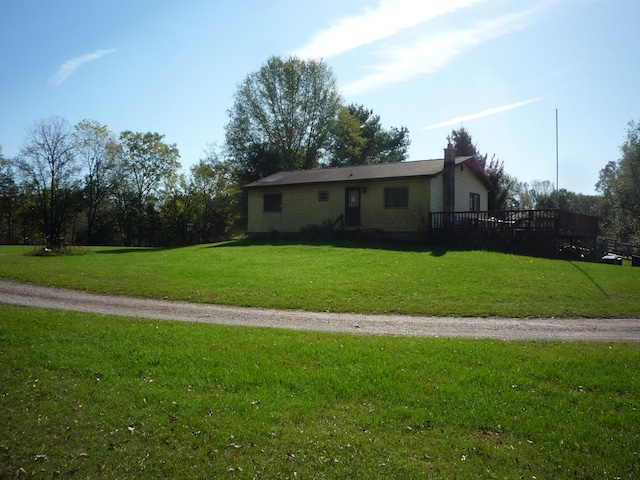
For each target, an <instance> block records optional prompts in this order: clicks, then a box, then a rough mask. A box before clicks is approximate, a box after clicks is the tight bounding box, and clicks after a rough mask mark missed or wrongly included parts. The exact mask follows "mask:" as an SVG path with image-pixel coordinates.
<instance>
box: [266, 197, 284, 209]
mask: <svg viewBox="0 0 640 480" xmlns="http://www.w3.org/2000/svg"><path fill="white" fill-rule="evenodd" d="M264 211H265V212H281V211H282V194H281V193H266V194H265V195H264Z"/></svg>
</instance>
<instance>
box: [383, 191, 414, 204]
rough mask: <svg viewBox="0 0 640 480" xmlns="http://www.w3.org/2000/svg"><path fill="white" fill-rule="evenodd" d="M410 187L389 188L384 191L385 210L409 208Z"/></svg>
mask: <svg viewBox="0 0 640 480" xmlns="http://www.w3.org/2000/svg"><path fill="white" fill-rule="evenodd" d="M408 206H409V187H389V188H385V189H384V208H407V207H408Z"/></svg>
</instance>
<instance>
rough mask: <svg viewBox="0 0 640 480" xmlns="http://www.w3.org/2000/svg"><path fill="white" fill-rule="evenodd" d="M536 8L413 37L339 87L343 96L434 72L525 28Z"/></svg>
mask: <svg viewBox="0 0 640 480" xmlns="http://www.w3.org/2000/svg"><path fill="white" fill-rule="evenodd" d="M536 12H537V9H535V8H534V9H530V10H526V11H524V12H520V13H515V14H507V15H503V16H502V17H498V18H496V19H489V20H482V21H479V22H477V23H475V24H474V25H472V26H470V27H469V28H462V29H455V30H449V31H443V32H437V33H436V34H434V35H428V36H425V37H422V38H420V39H419V40H417V41H414V42H413V44H411V45H400V46H396V47H393V48H388V49H386V50H385V51H381V52H380V53H379V55H380V56H381V57H383V58H386V61H383V62H382V63H379V64H378V65H375V66H373V67H371V70H373V73H370V74H368V75H365V76H364V77H362V78H360V79H358V80H356V81H354V82H351V83H348V84H346V85H344V86H343V87H342V93H343V94H344V95H345V96H350V95H357V94H361V93H365V92H369V91H372V90H378V89H381V88H385V87H388V86H390V85H393V84H396V83H400V82H406V81H409V80H412V79H415V78H418V77H420V76H423V75H426V74H430V73H434V72H436V71H438V70H439V69H441V68H442V67H444V66H445V65H446V64H447V63H448V62H450V61H451V60H452V59H454V58H455V57H457V56H459V55H461V54H463V53H465V52H467V51H469V50H470V49H472V48H474V47H476V46H478V45H480V44H482V43H484V42H487V41H489V40H492V39H494V38H496V37H499V36H501V35H505V34H507V33H510V32H513V31H516V30H520V29H522V28H525V27H526V26H528V25H529V23H530V22H531V19H532V17H533V15H534V14H535V13H536Z"/></svg>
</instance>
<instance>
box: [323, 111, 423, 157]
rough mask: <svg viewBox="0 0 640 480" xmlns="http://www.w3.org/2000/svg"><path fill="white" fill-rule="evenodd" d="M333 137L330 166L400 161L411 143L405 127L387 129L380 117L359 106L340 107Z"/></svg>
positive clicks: (333, 129) (405, 155) (332, 133)
mask: <svg viewBox="0 0 640 480" xmlns="http://www.w3.org/2000/svg"><path fill="white" fill-rule="evenodd" d="M331 137H332V138H331V147H330V149H329V151H330V154H331V158H330V160H329V164H330V165H331V166H344V165H364V164H372V163H386V162H401V161H403V160H406V158H407V151H408V149H409V145H410V143H411V142H410V140H409V131H408V130H407V128H406V127H401V128H393V127H392V128H390V129H388V130H385V129H384V128H382V125H381V123H380V116H379V115H374V114H373V111H372V110H368V109H366V108H364V107H363V106H362V105H357V104H351V105H349V106H347V107H345V106H341V107H340V111H339V113H338V118H337V120H336V121H335V123H334V125H333V128H332V132H331Z"/></svg>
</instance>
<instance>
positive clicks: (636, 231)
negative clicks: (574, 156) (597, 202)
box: [596, 121, 640, 243]
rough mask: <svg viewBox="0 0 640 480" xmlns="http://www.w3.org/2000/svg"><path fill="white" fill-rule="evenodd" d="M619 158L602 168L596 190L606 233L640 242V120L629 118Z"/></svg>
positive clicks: (619, 238) (617, 237)
mask: <svg viewBox="0 0 640 480" xmlns="http://www.w3.org/2000/svg"><path fill="white" fill-rule="evenodd" d="M620 153H621V157H620V159H619V160H618V161H617V162H613V161H611V162H609V163H608V164H607V165H606V166H605V167H604V168H603V169H602V170H601V171H600V179H599V181H598V183H597V184H596V190H597V191H598V192H600V193H601V194H602V196H603V208H604V213H605V215H606V218H605V224H604V228H605V231H606V233H607V235H610V236H613V237H615V238H616V239H617V240H620V241H623V242H633V243H640V123H637V122H635V121H630V122H629V124H628V128H627V138H626V140H625V142H624V143H623V144H622V146H621V147H620Z"/></svg>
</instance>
